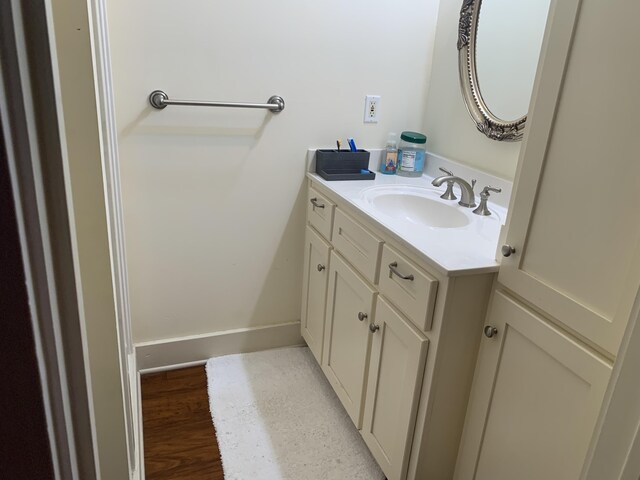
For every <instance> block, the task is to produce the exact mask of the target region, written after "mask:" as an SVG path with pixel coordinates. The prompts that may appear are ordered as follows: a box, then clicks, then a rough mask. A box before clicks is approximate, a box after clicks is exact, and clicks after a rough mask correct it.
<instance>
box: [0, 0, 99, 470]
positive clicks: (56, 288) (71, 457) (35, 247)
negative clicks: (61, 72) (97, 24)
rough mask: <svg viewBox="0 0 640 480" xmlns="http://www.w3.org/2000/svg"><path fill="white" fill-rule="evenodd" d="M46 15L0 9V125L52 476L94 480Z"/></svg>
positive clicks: (43, 7) (29, 6)
mask: <svg viewBox="0 0 640 480" xmlns="http://www.w3.org/2000/svg"><path fill="white" fill-rule="evenodd" d="M48 7H49V5H48V4H47V2H46V1H45V2H28V1H23V2H21V1H19V0H12V1H10V2H0V18H1V19H2V33H1V34H0V62H1V64H2V70H1V75H0V103H1V105H2V106H3V108H0V117H1V119H2V122H1V123H2V129H3V136H4V138H5V148H6V153H7V160H8V165H9V176H10V179H11V185H12V190H13V198H14V204H15V209H16V217H17V220H18V231H19V235H20V246H21V251H22V256H23V266H24V271H25V280H26V286H27V292H28V296H29V304H30V305H29V307H30V314H31V322H32V327H33V331H34V337H35V338H34V340H35V342H34V343H35V350H36V357H37V361H38V370H39V375H40V380H41V385H42V396H43V401H44V408H45V417H46V421H47V426H48V436H49V445H50V449H51V456H52V463H53V470H54V475H55V478H56V479H65V480H66V479H73V480H75V479H82V480H85V479H86V480H91V479H96V478H98V477H97V457H96V452H95V432H94V423H93V415H92V411H91V405H90V401H89V398H90V379H89V378H88V371H89V368H88V364H87V362H86V351H85V349H86V344H85V339H84V335H83V329H82V321H81V312H80V303H79V302H80V300H79V298H78V290H77V285H78V282H77V279H76V266H75V260H74V252H73V240H72V219H71V218H70V215H69V210H68V202H67V179H66V171H65V170H66V166H65V146H64V142H63V139H62V138H63V137H62V135H61V128H62V125H61V124H60V122H59V118H60V111H59V99H58V98H57V91H56V85H55V76H56V70H55V69H56V67H55V60H54V59H53V58H52V55H51V49H50V32H51V24H50V16H49V8H48ZM36 69H37V75H35V74H32V72H35V71H36Z"/></svg>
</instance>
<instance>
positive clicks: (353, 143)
mask: <svg viewBox="0 0 640 480" xmlns="http://www.w3.org/2000/svg"><path fill="white" fill-rule="evenodd" d="M347 142H348V143H349V148H351V151H352V152H357V151H358V149H357V147H356V142H355V141H354V140H353V138H348V139H347Z"/></svg>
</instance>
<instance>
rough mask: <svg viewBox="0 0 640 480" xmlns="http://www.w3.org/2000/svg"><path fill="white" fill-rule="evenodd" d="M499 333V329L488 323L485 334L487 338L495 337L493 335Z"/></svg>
mask: <svg viewBox="0 0 640 480" xmlns="http://www.w3.org/2000/svg"><path fill="white" fill-rule="evenodd" d="M497 334H498V329H497V328H496V327H494V326H493V325H487V326H486V327H484V335H485V336H486V337H487V338H493V336H494V335H497Z"/></svg>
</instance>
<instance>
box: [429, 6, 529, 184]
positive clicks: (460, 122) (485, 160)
mask: <svg viewBox="0 0 640 480" xmlns="http://www.w3.org/2000/svg"><path fill="white" fill-rule="evenodd" d="M461 5H462V0H460V1H451V0H442V2H441V5H440V10H439V13H438V29H437V32H436V43H435V50H434V53H433V74H432V76H431V83H430V88H429V96H428V100H427V108H426V111H425V117H424V130H425V132H426V134H427V137H428V141H427V144H428V148H429V150H430V151H432V152H433V153H435V154H438V155H442V156H443V157H447V158H450V159H451V160H455V161H457V162H460V163H464V164H467V165H469V166H471V167H474V168H477V169H479V170H483V171H485V172H487V173H491V174H493V175H496V176H498V177H502V178H505V179H508V180H513V177H514V175H515V171H516V163H517V160H518V155H519V153H520V142H497V141H495V140H490V139H489V138H487V137H486V136H485V135H484V134H482V133H480V132H478V130H477V129H476V127H475V123H474V122H473V120H472V119H471V117H470V116H469V113H468V112H467V109H466V107H465V105H464V100H463V98H462V94H461V92H460V83H459V80H458V50H457V48H456V43H457V41H458V19H459V17H460V6H461Z"/></svg>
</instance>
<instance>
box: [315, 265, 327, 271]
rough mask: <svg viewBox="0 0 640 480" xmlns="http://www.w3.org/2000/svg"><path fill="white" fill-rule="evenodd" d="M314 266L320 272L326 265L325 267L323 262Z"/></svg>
mask: <svg viewBox="0 0 640 480" xmlns="http://www.w3.org/2000/svg"><path fill="white" fill-rule="evenodd" d="M316 268H317V269H318V271H319V272H321V271H323V270H324V269H325V268H326V267H325V266H324V265H323V264H321V263H319V264H318V266H317V267H316Z"/></svg>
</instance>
